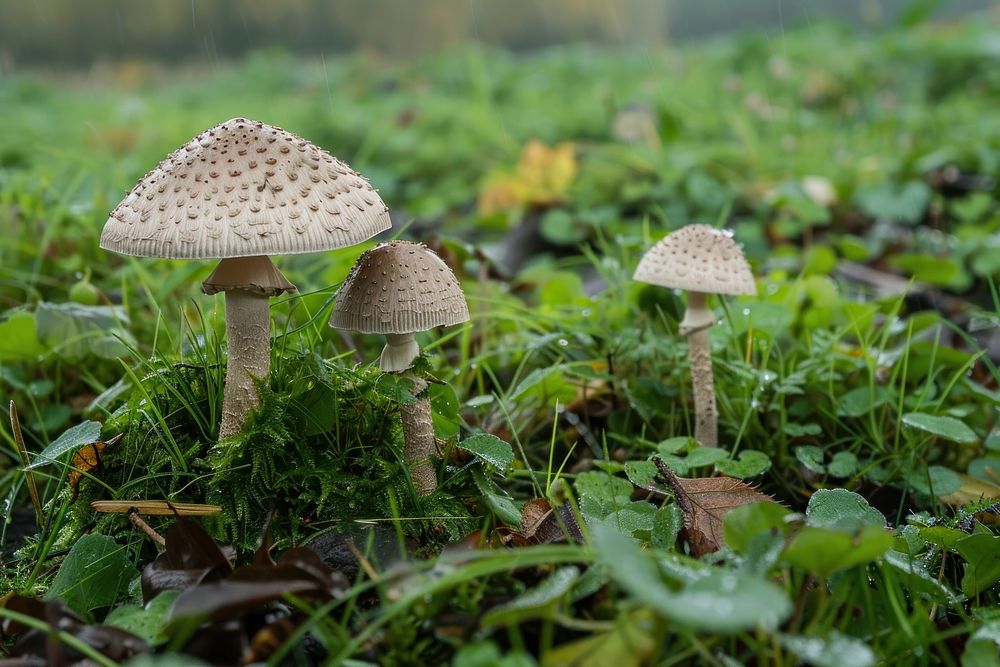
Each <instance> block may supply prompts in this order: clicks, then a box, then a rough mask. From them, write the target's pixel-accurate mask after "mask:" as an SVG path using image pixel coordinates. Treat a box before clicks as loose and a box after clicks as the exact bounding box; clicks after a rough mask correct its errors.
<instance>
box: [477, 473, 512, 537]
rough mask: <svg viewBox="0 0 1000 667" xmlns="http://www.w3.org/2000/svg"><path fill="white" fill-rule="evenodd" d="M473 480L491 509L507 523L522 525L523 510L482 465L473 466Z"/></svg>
mask: <svg viewBox="0 0 1000 667" xmlns="http://www.w3.org/2000/svg"><path fill="white" fill-rule="evenodd" d="M472 480H473V481H474V482H475V484H476V488H477V489H479V493H481V494H482V495H483V502H485V503H486V506H487V507H489V508H490V511H492V512H493V513H494V514H496V515H497V517H498V518H499V519H500V520H501V521H503V522H504V523H506V524H507V525H509V526H515V527H517V528H520V527H521V511H520V510H519V509H517V505H515V504H514V501H513V500H511V498H510V496H508V495H507V493H506V492H505V491H504V490H503V489H501V488H500V487H499V486H497V485H496V484H495V483H494V482H493V480H492V479H490V478H489V477H488V476H487V475H486V472H485V471H484V470H483V468H482V465H474V466H472Z"/></svg>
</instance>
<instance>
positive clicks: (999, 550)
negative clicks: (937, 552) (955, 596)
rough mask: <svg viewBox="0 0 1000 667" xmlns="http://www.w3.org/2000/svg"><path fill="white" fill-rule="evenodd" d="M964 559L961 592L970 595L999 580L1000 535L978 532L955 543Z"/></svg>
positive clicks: (976, 593)
mask: <svg viewBox="0 0 1000 667" xmlns="http://www.w3.org/2000/svg"><path fill="white" fill-rule="evenodd" d="M955 548H956V549H957V550H958V553H959V554H961V556H962V558H964V559H965V561H966V566H965V574H964V575H963V576H962V592H963V593H965V594H966V595H968V596H969V597H972V596H974V595H978V594H979V593H981V592H983V591H985V590H986V589H988V588H990V587H991V586H992V585H993V584H995V583H997V582H998V581H1000V537H995V536H993V535H986V534H984V533H979V534H976V535H969V536H968V537H965V538H963V539H961V540H958V542H957V543H956V545H955Z"/></svg>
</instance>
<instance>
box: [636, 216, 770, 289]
mask: <svg viewBox="0 0 1000 667" xmlns="http://www.w3.org/2000/svg"><path fill="white" fill-rule="evenodd" d="M635 279H636V280H638V281H640V282H644V283H650V284H653V285H660V286H662V287H671V288H674V289H682V290H688V291H692V292H705V293H708V294H756V293H757V286H756V284H755V283H754V279H753V274H752V273H751V272H750V265H749V264H747V261H746V259H744V257H743V251H742V250H740V247H739V245H737V244H736V242H735V241H734V240H733V238H732V236H730V235H729V234H728V233H726V232H723V231H719V230H717V229H715V228H714V227H709V226H708V225H688V226H686V227H682V228H681V229H678V230H677V231H676V232H674V233H672V234H670V235H668V236H666V237H665V238H663V239H662V240H660V242H659V243H657V244H656V245H654V246H653V247H652V248H650V249H649V251H648V252H647V253H646V254H645V255H643V258H642V260H641V261H640V262H639V266H638V268H637V269H636V270H635Z"/></svg>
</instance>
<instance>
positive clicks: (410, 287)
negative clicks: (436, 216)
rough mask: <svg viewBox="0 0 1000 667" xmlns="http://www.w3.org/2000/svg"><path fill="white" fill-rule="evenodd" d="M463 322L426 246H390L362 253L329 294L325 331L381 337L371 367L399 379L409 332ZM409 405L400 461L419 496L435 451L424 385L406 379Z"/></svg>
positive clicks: (454, 283)
mask: <svg viewBox="0 0 1000 667" xmlns="http://www.w3.org/2000/svg"><path fill="white" fill-rule="evenodd" d="M468 320H469V307H468V305H467V304H466V302H465V294H463V293H462V287H461V286H460V285H459V284H458V280H457V279H456V278H455V274H454V273H452V271H451V269H450V268H448V265H447V264H445V263H444V262H443V261H442V260H441V258H440V257H438V256H437V255H436V254H434V251H432V250H431V249H430V248H428V247H426V246H424V245H421V244H419V243H409V242H407V241H392V242H391V243H386V244H382V245H379V246H376V247H375V248H372V249H371V250H368V251H367V252H365V253H364V254H362V255H361V257H359V258H358V261H357V262H356V263H355V264H354V267H353V268H352V269H351V272H350V273H349V274H348V276H347V278H346V279H345V280H344V284H343V285H341V286H340V289H339V290H338V291H337V298H336V301H335V302H334V304H333V313H332V314H331V316H330V326H332V327H336V328H338V329H349V330H352V331H360V332H361V333H374V334H382V335H384V336H385V337H386V346H385V347H384V348H383V349H382V355H381V356H380V357H379V368H380V369H381V370H383V371H385V372H388V373H405V372H407V371H408V369H409V368H410V367H411V366H412V365H413V360H414V359H416V358H417V355H419V354H420V348H419V347H418V345H417V342H416V339H415V338H414V334H415V333H417V332H418V331H427V330H428V329H432V328H434V327H446V326H451V325H453V324H460V323H462V322H467V321H468ZM411 377H412V380H413V393H414V395H415V396H416V397H417V400H416V402H414V403H403V404H401V405H400V408H399V411H400V415H401V417H402V422H403V438H404V440H405V456H406V461H407V463H408V464H409V466H410V476H411V478H412V479H413V486H414V488H415V489H416V491H417V493H418V494H419V495H427V494H429V493H430V492H431V491H433V490H434V489H435V488H436V487H437V470H436V466H435V464H434V458H435V457H436V455H437V445H436V443H435V440H434V426H433V423H432V421H431V403H430V399H429V398H428V396H427V392H426V391H424V390H425V389H426V388H427V381H426V380H425V379H423V378H420V377H416V376H413V375H412V374H411Z"/></svg>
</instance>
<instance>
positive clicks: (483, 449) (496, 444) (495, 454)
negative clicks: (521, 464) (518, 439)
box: [458, 433, 514, 471]
mask: <svg viewBox="0 0 1000 667" xmlns="http://www.w3.org/2000/svg"><path fill="white" fill-rule="evenodd" d="M458 446H459V447H460V448H462V449H464V450H465V451H467V452H470V453H472V454H473V455H475V456H476V457H477V458H479V459H481V460H483V461H485V462H486V463H489V464H490V465H491V466H493V467H494V468H497V469H498V470H501V471H502V470H506V469H507V468H509V467H510V464H511V463H513V462H514V449H513V448H512V447H511V446H510V443H509V442H507V441H506V440H501V439H500V438H498V437H496V436H495V435H492V434H490V433H476V434H475V435H471V436H469V437H468V438H466V439H465V440H462V441H461V442H459V443H458Z"/></svg>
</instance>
